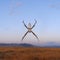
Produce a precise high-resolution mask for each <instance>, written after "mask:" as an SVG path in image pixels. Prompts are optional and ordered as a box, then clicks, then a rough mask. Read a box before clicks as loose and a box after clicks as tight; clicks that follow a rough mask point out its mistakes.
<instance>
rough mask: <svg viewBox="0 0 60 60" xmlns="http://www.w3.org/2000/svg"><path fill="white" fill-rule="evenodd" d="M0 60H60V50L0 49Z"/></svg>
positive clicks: (31, 48)
mask: <svg viewBox="0 0 60 60" xmlns="http://www.w3.org/2000/svg"><path fill="white" fill-rule="evenodd" d="M0 60H60V48H33V47H30V48H28V47H27V48H24V47H0Z"/></svg>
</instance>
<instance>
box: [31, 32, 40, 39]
mask: <svg viewBox="0 0 60 60" xmlns="http://www.w3.org/2000/svg"><path fill="white" fill-rule="evenodd" d="M31 32H32V33H33V35H34V36H35V37H36V38H37V39H38V40H39V38H38V37H37V35H36V34H35V33H34V32H33V31H31Z"/></svg>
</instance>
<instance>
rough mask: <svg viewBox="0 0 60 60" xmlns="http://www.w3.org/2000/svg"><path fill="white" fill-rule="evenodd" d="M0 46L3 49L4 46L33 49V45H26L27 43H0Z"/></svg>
mask: <svg viewBox="0 0 60 60" xmlns="http://www.w3.org/2000/svg"><path fill="white" fill-rule="evenodd" d="M0 46H2V47H4V46H16V47H17V46H21V47H34V45H32V44H27V43H21V44H15V43H11V44H7V43H0Z"/></svg>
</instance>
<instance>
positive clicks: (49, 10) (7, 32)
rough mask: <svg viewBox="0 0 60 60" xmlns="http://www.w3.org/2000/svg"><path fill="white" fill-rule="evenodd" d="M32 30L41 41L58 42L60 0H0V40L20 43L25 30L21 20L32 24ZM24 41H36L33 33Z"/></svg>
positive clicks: (59, 32)
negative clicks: (35, 22)
mask: <svg viewBox="0 0 60 60" xmlns="http://www.w3.org/2000/svg"><path fill="white" fill-rule="evenodd" d="M34 19H36V20H37V24H36V26H35V27H34V28H33V31H34V32H35V33H36V34H37V36H38V37H39V39H40V42H39V43H43V42H51V41H52V42H60V0H0V42H1V43H11V42H12V43H21V38H22V36H23V35H24V34H25V32H26V31H27V29H26V28H25V27H24V25H23V23H22V21H23V20H24V21H25V23H26V24H27V25H28V23H29V22H30V23H31V24H32V25H33V24H34ZM24 42H28V43H38V41H37V39H36V38H35V37H34V36H33V34H27V36H26V37H25V39H24V41H23V43H24Z"/></svg>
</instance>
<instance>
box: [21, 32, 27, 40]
mask: <svg viewBox="0 0 60 60" xmlns="http://www.w3.org/2000/svg"><path fill="white" fill-rule="evenodd" d="M27 33H28V31H27V32H26V33H25V35H24V36H23V37H22V40H23V39H24V37H25V36H26V35H27Z"/></svg>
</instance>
